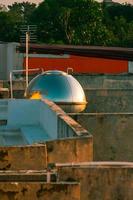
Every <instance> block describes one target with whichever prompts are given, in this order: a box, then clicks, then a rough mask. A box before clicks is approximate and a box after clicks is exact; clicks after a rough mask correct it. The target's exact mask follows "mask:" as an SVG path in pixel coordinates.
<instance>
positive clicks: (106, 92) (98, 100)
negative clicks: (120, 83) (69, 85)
mask: <svg viewBox="0 0 133 200" xmlns="http://www.w3.org/2000/svg"><path fill="white" fill-rule="evenodd" d="M85 94H86V98H87V101H88V104H87V108H86V109H85V112H86V113H100V112H104V113H105V112H106V113H110V112H113V113H118V112H130V113H131V112H133V104H132V100H133V89H87V90H85Z"/></svg>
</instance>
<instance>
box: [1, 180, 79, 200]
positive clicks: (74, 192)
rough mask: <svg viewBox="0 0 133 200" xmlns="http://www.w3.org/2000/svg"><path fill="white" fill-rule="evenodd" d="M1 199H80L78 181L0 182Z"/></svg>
mask: <svg viewBox="0 0 133 200" xmlns="http://www.w3.org/2000/svg"><path fill="white" fill-rule="evenodd" d="M0 199H1V200H14V199H17V200H22V199H23V200H43V199H45V200H80V185H79V184H78V183H49V184H47V183H39V182H35V183H29V182H25V183H5V182H3V183H2V182H1V183H0Z"/></svg>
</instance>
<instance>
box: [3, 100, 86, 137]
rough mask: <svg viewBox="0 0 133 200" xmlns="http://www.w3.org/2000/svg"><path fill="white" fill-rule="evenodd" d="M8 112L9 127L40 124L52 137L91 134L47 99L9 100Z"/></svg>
mask: <svg viewBox="0 0 133 200" xmlns="http://www.w3.org/2000/svg"><path fill="white" fill-rule="evenodd" d="M6 112H7V125H8V126H9V127H13V128H21V127H22V126H28V125H40V126H41V127H42V128H43V129H44V133H47V135H49V137H50V138H51V139H57V138H66V137H72V136H81V135H83V136H85V135H89V133H88V131H87V130H85V129H84V128H83V127H81V125H80V124H78V123H77V122H75V121H74V120H73V119H71V118H70V117H69V116H67V114H66V113H65V112H64V111H63V110H62V109H61V108H60V107H59V106H57V105H56V104H54V103H53V102H51V101H49V100H47V99H43V100H27V99H17V100H15V99H12V100H8V101H7V111H6ZM4 120H5V119H4Z"/></svg>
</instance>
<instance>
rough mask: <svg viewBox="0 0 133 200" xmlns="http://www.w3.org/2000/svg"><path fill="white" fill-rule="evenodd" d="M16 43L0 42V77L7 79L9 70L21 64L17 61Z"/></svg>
mask: <svg viewBox="0 0 133 200" xmlns="http://www.w3.org/2000/svg"><path fill="white" fill-rule="evenodd" d="M17 45H18V43H13V42H12V43H1V44H0V79H1V80H9V74H10V71H12V70H13V69H18V68H19V67H18V66H22V64H20V63H19V61H20V59H19V57H20V56H19V54H18V53H16V46H17ZM21 61H22V60H21Z"/></svg>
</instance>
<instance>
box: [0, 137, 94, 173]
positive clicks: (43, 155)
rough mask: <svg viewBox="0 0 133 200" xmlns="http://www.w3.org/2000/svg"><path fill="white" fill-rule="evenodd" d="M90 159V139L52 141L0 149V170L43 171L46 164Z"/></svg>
mask: <svg viewBox="0 0 133 200" xmlns="http://www.w3.org/2000/svg"><path fill="white" fill-rule="evenodd" d="M92 159H93V140H92V137H82V138H69V139H64V140H63V139H62V140H54V141H49V142H46V143H45V144H36V145H33V146H22V147H19V146H17V147H0V170H43V169H45V168H46V167H47V164H48V163H54V162H61V163H63V162H64V163H66V162H85V161H92Z"/></svg>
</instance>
